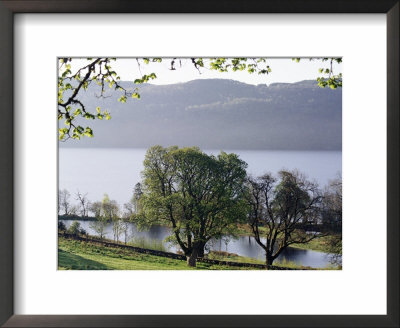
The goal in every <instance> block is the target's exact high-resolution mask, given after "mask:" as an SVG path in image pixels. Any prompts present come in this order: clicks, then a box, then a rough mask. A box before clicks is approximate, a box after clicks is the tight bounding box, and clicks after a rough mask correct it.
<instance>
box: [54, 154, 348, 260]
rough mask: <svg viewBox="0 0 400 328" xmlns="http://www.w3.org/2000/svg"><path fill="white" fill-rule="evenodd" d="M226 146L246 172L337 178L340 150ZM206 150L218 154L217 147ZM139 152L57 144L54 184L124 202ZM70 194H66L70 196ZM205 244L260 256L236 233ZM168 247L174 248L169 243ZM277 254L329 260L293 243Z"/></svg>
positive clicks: (157, 236)
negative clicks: (295, 172) (286, 172)
mask: <svg viewBox="0 0 400 328" xmlns="http://www.w3.org/2000/svg"><path fill="white" fill-rule="evenodd" d="M226 151H227V152H234V153H236V154H238V155H239V156H240V158H241V159H242V160H244V161H245V162H246V163H247V164H248V172H249V173H251V174H252V175H254V176H257V175H261V174H263V173H265V172H272V173H277V172H278V171H279V170H281V169H283V168H284V169H298V170H299V171H300V172H302V173H304V174H306V175H307V176H308V178H310V179H312V180H315V181H317V182H318V183H319V185H320V186H321V187H323V186H325V185H326V184H327V183H328V181H329V180H331V179H334V178H335V177H337V175H338V174H340V173H341V170H342V152H341V151H242V150H240V151H237V150H226ZM206 152H207V153H213V154H217V153H219V151H217V150H210V151H206ZM145 153H146V149H129V148H124V149H115V148H113V149H104V148H86V149H84V148H60V149H59V188H60V189H64V188H65V189H67V190H69V192H70V193H71V194H72V195H73V194H75V193H76V192H77V191H78V190H79V191H80V192H81V193H88V194H87V196H88V198H89V199H90V200H91V201H97V200H101V199H102V198H103V195H104V193H107V194H108V195H109V196H110V198H111V199H115V200H116V201H117V202H118V203H119V204H120V205H121V206H122V204H124V203H126V202H128V201H129V199H130V198H131V195H132V191H133V187H134V186H135V184H136V183H137V182H139V181H140V180H141V178H140V172H141V171H142V170H143V159H144V155H145ZM74 198H75V197H74V196H73V197H71V200H73V199H74ZM66 223H67V225H69V224H70V222H66ZM89 224H90V223H89V222H81V225H82V227H83V228H84V229H85V230H86V231H87V232H88V233H89V234H94V232H93V231H92V229H91V228H90V226H89ZM107 232H108V238H112V237H113V234H112V227H111V225H110V226H108V227H107ZM130 234H131V237H136V238H137V237H145V238H146V239H150V240H158V241H160V240H161V241H163V240H164V239H165V238H166V237H167V236H168V235H169V230H168V228H166V227H152V228H151V229H150V230H149V231H137V229H136V227H135V226H134V225H133V224H132V225H131V231H130ZM121 239H122V238H121ZM166 246H169V245H166ZM209 247H210V249H212V250H221V251H227V252H230V253H236V254H238V255H243V256H248V257H253V258H258V259H264V252H263V250H262V248H261V247H260V246H258V245H257V244H256V242H255V240H254V239H253V238H248V237H240V238H238V239H231V240H229V242H224V241H222V240H217V241H214V242H212V243H210V245H209ZM170 251H176V249H175V248H174V247H171V248H170ZM281 258H283V259H286V260H289V261H295V262H298V263H299V264H302V265H305V266H311V267H325V266H326V265H328V264H329V258H328V256H327V255H326V254H324V253H320V252H315V251H309V250H299V249H294V248H289V249H287V251H286V252H284V253H283V254H282V255H281Z"/></svg>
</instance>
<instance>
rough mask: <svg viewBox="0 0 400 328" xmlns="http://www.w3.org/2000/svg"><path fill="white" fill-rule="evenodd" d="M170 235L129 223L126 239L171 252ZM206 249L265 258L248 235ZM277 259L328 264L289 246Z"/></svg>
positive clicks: (109, 233)
mask: <svg viewBox="0 0 400 328" xmlns="http://www.w3.org/2000/svg"><path fill="white" fill-rule="evenodd" d="M63 222H64V223H65V225H66V226H67V227H69V226H70V224H71V223H72V222H73V221H72V220H63ZM79 222H80V224H81V228H83V229H85V230H86V232H87V233H88V234H89V235H96V233H95V231H94V230H93V229H92V228H91V222H90V221H79ZM170 235H171V231H170V229H169V228H167V227H163V226H152V227H151V228H150V229H149V230H145V231H139V230H138V229H137V227H136V225H135V224H133V223H131V224H129V231H128V240H131V239H132V238H145V239H148V240H150V241H153V240H154V241H162V242H163V244H164V246H165V248H166V249H168V250H169V251H171V252H176V251H178V249H179V248H178V247H176V246H175V245H171V244H170V243H166V242H165V241H164V240H165V238H166V237H168V236H170ZM105 237H106V238H109V239H113V237H114V234H113V230H112V224H108V225H107V226H106V227H105ZM119 239H120V240H124V236H123V235H122V234H121V236H120V238H119ZM206 250H214V251H224V252H229V253H235V254H237V255H241V256H247V257H251V258H255V259H259V260H264V259H265V252H264V250H263V249H262V248H261V247H260V246H259V245H258V244H257V242H256V241H255V239H254V238H253V237H250V236H242V237H237V238H227V237H224V238H222V239H218V240H211V241H210V242H209V243H208V244H207V246H206ZM278 260H280V261H291V262H296V263H297V264H300V265H303V266H310V267H313V268H324V267H326V266H328V265H329V264H330V262H329V254H326V253H321V252H316V251H312V250H302V249H297V248H291V247H288V248H286V249H285V251H283V252H282V254H281V255H280V256H279V259H278ZM278 260H277V261H278ZM274 263H276V262H274Z"/></svg>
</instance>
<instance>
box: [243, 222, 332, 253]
mask: <svg viewBox="0 0 400 328" xmlns="http://www.w3.org/2000/svg"><path fill="white" fill-rule="evenodd" d="M259 230H260V232H261V234H265V232H266V228H265V227H260V228H259ZM238 231H239V235H240V236H253V232H252V231H251V228H250V226H248V225H245V224H243V225H239V226H238ZM330 238H331V236H324V237H320V238H316V239H314V240H311V241H310V242H309V243H307V244H293V245H290V247H292V248H298V249H309V250H312V251H318V252H323V253H329V252H330V251H329V239H330Z"/></svg>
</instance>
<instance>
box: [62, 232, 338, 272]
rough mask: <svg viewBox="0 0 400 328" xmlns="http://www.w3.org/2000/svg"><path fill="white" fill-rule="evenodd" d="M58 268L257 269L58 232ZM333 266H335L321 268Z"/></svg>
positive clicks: (223, 257) (229, 257)
mask: <svg viewBox="0 0 400 328" xmlns="http://www.w3.org/2000/svg"><path fill="white" fill-rule="evenodd" d="M205 259H209V260H219V261H228V262H239V263H249V264H250V263H251V264H262V265H264V264H265V263H264V261H262V260H258V259H253V258H249V257H244V256H239V255H237V254H232V253H227V252H216V251H215V252H214V251H213V252H210V253H209V254H206V256H205ZM274 264H275V265H277V266H279V267H281V268H282V269H283V268H289V269H300V270H315V269H313V268H310V267H304V266H301V265H298V264H297V263H295V262H280V261H276V263H274ZM58 268H59V269H60V270H257V269H258V270H259V269H261V268H254V267H234V266H232V265H224V264H215V263H204V262H198V263H197V268H190V267H188V266H187V264H186V261H185V260H179V259H172V258H168V257H163V256H156V255H151V254H143V253H138V252H136V251H133V250H131V249H124V248H120V247H112V246H107V247H106V246H104V245H98V244H96V243H93V242H90V241H89V242H87V241H80V240H73V239H68V238H64V237H62V236H59V249H58ZM325 269H335V268H333V267H332V268H325Z"/></svg>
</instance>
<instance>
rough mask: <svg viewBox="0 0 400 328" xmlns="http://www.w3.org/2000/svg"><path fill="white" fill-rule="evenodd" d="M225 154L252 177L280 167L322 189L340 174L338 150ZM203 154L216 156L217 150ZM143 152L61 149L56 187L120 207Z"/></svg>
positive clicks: (135, 177)
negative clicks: (296, 172) (107, 198)
mask: <svg viewBox="0 0 400 328" xmlns="http://www.w3.org/2000/svg"><path fill="white" fill-rule="evenodd" d="M226 151H227V152H234V153H236V154H238V155H239V156H240V158H241V159H242V160H244V161H245V162H246V163H247V164H248V170H247V171H248V172H249V173H251V174H252V175H254V176H257V175H261V174H263V173H265V172H271V173H277V172H278V171H279V170H281V169H283V168H285V169H298V170H300V172H302V173H305V174H306V175H307V176H308V178H310V179H315V180H316V181H317V182H318V183H319V184H320V186H321V187H322V186H324V185H326V184H327V183H328V181H329V180H331V179H334V178H335V177H336V176H337V174H338V173H341V171H342V152H341V151H268V150H261V151H260V150H248V151H243V150H226ZM206 152H207V153H213V154H218V153H219V150H210V151H206ZM145 153H146V149H132V148H123V149H115V148H109V149H108V148H60V149H59V188H60V189H64V188H65V189H67V190H69V192H70V193H71V194H74V193H76V192H77V190H79V191H80V192H81V193H88V198H89V199H90V200H91V201H96V200H101V199H102V198H103V195H104V193H107V194H108V195H109V196H110V198H111V199H115V200H116V201H117V202H118V203H119V204H121V205H122V204H124V203H126V202H128V201H129V199H130V198H131V195H132V190H133V187H134V186H135V184H136V183H137V182H139V181H140V180H141V178H140V172H141V171H142V170H143V160H144V155H145Z"/></svg>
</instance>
